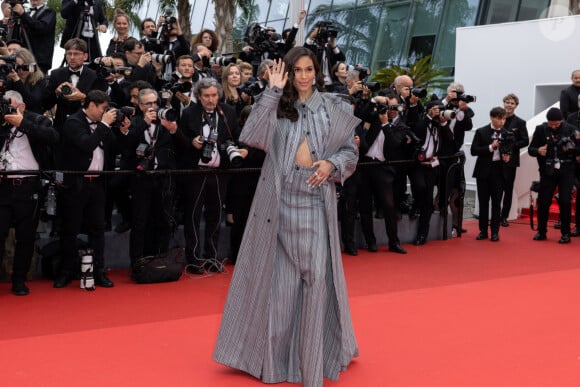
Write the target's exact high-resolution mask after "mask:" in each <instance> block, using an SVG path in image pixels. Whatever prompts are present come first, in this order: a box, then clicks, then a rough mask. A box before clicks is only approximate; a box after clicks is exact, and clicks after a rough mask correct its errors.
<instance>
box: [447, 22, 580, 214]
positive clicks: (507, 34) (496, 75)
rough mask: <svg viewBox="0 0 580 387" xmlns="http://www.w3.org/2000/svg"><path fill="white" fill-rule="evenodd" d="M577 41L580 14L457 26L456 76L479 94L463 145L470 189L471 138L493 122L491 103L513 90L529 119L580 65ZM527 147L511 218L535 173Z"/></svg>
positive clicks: (521, 113) (552, 100) (555, 99)
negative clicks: (470, 128) (491, 119)
mask: <svg viewBox="0 0 580 387" xmlns="http://www.w3.org/2000/svg"><path fill="white" fill-rule="evenodd" d="M579 42H580V16H567V17H559V18H550V19H542V20H532V21H526V22H517V23H504V24H494V25H486V26H478V27H464V28H458V29H457V40H456V54H455V55H456V59H455V80H457V81H458V82H461V83H463V84H464V86H465V92H466V93H467V94H472V95H475V96H477V102H475V103H472V104H471V105H470V106H471V107H472V109H473V110H474V111H475V117H474V130H473V131H472V132H471V133H467V135H466V138H465V145H464V150H465V153H466V155H467V163H466V168H465V176H466V179H467V189H471V190H475V179H473V178H472V177H471V175H472V173H473V167H474V165H475V159H474V158H473V157H471V155H470V151H469V149H470V147H471V140H472V139H473V134H474V133H475V129H476V128H478V127H480V126H483V125H486V124H487V123H489V111H490V109H491V108H492V107H494V106H503V103H502V99H503V97H504V96H505V95H506V94H508V93H515V94H516V95H517V96H518V97H519V99H520V105H519V107H518V109H517V110H516V114H517V115H518V116H520V117H522V118H523V119H524V120H526V121H528V120H530V119H532V118H534V116H536V115H537V114H539V113H541V112H543V111H545V110H546V109H547V108H548V107H550V106H551V105H553V104H554V103H555V102H558V100H559V96H560V90H561V89H563V88H564V87H567V86H568V85H569V84H570V75H571V73H572V71H573V70H574V69H580V50H579V49H578V44H579ZM543 114H544V116H543V117H542V116H540V117H539V122H540V123H541V122H542V121H544V119H543V118H544V117H545V113H543ZM534 122H535V121H534ZM534 129H535V124H533V125H530V124H528V132H529V134H530V139H531V136H532V133H533V131H534ZM523 151H524V152H522V156H523V157H522V160H521V163H522V166H521V167H520V170H518V175H521V176H518V177H517V178H516V187H515V188H514V191H515V195H514V205H513V206H512V214H510V218H514V217H515V215H516V213H517V208H516V207H518V206H519V207H520V208H521V206H522V205H524V206H527V205H528V204H529V203H527V204H524V203H525V202H526V201H528V199H527V195H528V189H529V185H530V180H529V178H531V177H532V176H533V178H534V179H535V178H536V177H537V164H536V160H535V159H531V160H529V156H528V155H527V151H526V149H523ZM516 201H518V202H519V204H518V205H516Z"/></svg>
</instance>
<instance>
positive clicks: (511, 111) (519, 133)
mask: <svg viewBox="0 0 580 387" xmlns="http://www.w3.org/2000/svg"><path fill="white" fill-rule="evenodd" d="M519 103H520V100H519V98H518V96H517V95H515V94H508V95H506V96H505V97H504V98H503V108H504V109H505V112H506V117H505V125H504V128H505V129H506V130H507V131H508V132H511V133H512V134H513V136H514V141H513V144H512V152H511V155H510V160H509V161H508V162H507V163H504V164H503V203H502V208H501V225H502V226H503V227H507V226H509V222H508V216H509V214H510V210H511V208H512V196H513V190H514V181H515V179H516V170H517V168H518V167H519V166H520V149H521V148H524V147H526V146H528V144H529V143H530V139H529V137H528V128H527V126H526V121H524V120H523V119H521V118H520V117H518V116H516V115H515V110H516V108H517V107H518V105H519Z"/></svg>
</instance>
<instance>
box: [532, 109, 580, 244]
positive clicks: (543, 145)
mask: <svg viewBox="0 0 580 387" xmlns="http://www.w3.org/2000/svg"><path fill="white" fill-rule="evenodd" d="M546 119H547V120H548V121H547V122H544V123H543V124H541V125H538V126H536V130H535V131H534V135H533V136H532V141H531V142H530V146H529V147H528V153H529V154H530V156H532V157H536V158H537V160H538V166H539V169H540V190H539V192H538V232H537V233H536V235H534V240H535V241H542V240H545V239H546V238H547V237H546V234H547V231H548V229H547V224H548V214H549V212H550V204H551V203H552V198H553V196H554V191H555V190H556V187H557V188H558V194H559V196H560V198H559V200H558V206H559V207H560V221H561V223H562V225H561V229H560V232H561V233H562V236H561V238H560V240H559V241H558V243H570V218H571V216H572V215H571V207H572V206H571V201H572V196H571V194H572V185H573V184H574V166H575V162H576V159H575V158H576V153H577V151H576V138H575V133H574V132H575V128H574V126H572V125H570V124H568V123H566V122H564V116H563V115H562V112H561V111H560V109H558V108H551V109H550V110H548V113H547V114H546Z"/></svg>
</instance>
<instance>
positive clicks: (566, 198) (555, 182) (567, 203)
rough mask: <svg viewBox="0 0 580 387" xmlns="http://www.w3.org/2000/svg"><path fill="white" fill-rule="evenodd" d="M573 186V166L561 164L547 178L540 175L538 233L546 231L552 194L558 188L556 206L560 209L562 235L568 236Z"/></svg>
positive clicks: (544, 175)
mask: <svg viewBox="0 0 580 387" xmlns="http://www.w3.org/2000/svg"><path fill="white" fill-rule="evenodd" d="M573 184H574V165H573V164H572V163H563V164H562V165H561V167H560V169H555V170H554V172H553V173H552V174H551V175H550V176H547V175H546V174H541V175H540V191H539V192H538V232H540V233H542V234H545V233H546V232H547V231H548V214H549V212H550V204H552V198H553V197H554V192H555V190H556V188H558V196H559V199H558V205H559V207H560V222H561V223H562V227H561V228H560V232H561V233H562V235H567V234H570V220H571V217H572V214H571V211H572V203H571V202H572V185H573Z"/></svg>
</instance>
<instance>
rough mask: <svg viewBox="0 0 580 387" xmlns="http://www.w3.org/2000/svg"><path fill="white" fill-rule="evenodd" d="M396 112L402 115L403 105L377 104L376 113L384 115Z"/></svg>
mask: <svg viewBox="0 0 580 387" xmlns="http://www.w3.org/2000/svg"><path fill="white" fill-rule="evenodd" d="M389 110H391V111H396V112H398V113H403V111H404V110H405V107H404V106H403V105H384V104H377V113H379V114H385V113H386V112H387V111H389Z"/></svg>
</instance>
